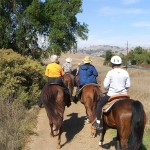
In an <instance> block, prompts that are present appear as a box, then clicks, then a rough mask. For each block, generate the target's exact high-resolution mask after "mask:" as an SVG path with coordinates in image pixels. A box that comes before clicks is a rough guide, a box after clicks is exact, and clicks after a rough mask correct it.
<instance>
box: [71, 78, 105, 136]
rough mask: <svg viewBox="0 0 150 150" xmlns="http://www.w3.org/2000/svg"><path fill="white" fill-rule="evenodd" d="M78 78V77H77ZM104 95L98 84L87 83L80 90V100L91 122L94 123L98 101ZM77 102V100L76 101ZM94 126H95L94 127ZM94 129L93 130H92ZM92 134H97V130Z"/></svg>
mask: <svg viewBox="0 0 150 150" xmlns="http://www.w3.org/2000/svg"><path fill="white" fill-rule="evenodd" d="M76 80H78V77H77V78H76ZM102 96H103V94H102V91H101V89H100V86H99V85H98V84H93V83H91V84H87V85H84V86H83V87H82V88H81V89H80V91H79V96H78V97H80V98H78V100H79V99H80V102H81V103H82V104H83V105H84V107H85V111H86V115H87V117H88V119H89V123H92V122H93V121H94V119H95V117H96V106H97V102H98V101H99V100H100V98H101V97H102ZM74 102H75V103H76V102H77V101H74ZM92 128H93V127H92ZM92 131H93V130H92ZM91 136H92V137H94V136H95V132H91Z"/></svg>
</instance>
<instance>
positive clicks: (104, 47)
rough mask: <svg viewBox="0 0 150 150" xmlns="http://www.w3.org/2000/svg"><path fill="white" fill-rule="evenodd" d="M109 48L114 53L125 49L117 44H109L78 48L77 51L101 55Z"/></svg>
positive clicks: (123, 51) (122, 51)
mask: <svg viewBox="0 0 150 150" xmlns="http://www.w3.org/2000/svg"><path fill="white" fill-rule="evenodd" d="M108 50H111V51H112V52H114V53H116V54H117V53H125V52H126V49H125V48H121V47H118V46H110V45H94V46H90V47H85V48H80V49H78V53H82V54H88V55H93V56H102V55H104V54H105V52H106V51H108Z"/></svg>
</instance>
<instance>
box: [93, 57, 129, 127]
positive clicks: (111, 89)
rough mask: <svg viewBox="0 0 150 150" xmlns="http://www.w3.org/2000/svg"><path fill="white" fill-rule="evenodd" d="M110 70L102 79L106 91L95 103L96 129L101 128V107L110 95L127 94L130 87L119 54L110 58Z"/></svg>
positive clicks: (127, 75)
mask: <svg viewBox="0 0 150 150" xmlns="http://www.w3.org/2000/svg"><path fill="white" fill-rule="evenodd" d="M111 63H112V70H110V71H109V72H108V73H107V75H106V77H105V79H104V83H103V84H104V88H105V89H106V90H107V91H108V92H107V94H106V95H105V96H104V97H102V99H101V100H99V102H98V103H97V111H96V117H97V120H96V121H95V122H94V124H93V125H94V126H95V127H96V129H100V128H101V129H102V117H101V116H102V107H103V106H104V105H105V104H106V103H107V102H108V100H109V98H110V97H111V96H114V95H117V94H127V89H128V88H129V87H130V77H129V74H128V72H127V71H126V70H124V69H121V64H122V59H121V58H120V57H119V56H113V57H112V58H111Z"/></svg>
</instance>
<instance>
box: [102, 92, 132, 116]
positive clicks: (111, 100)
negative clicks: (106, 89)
mask: <svg viewBox="0 0 150 150" xmlns="http://www.w3.org/2000/svg"><path fill="white" fill-rule="evenodd" d="M123 99H130V96H129V95H126V94H117V95H114V96H111V97H110V98H109V99H108V103H106V104H105V105H104V106H103V108H102V113H107V112H108V111H109V110H110V109H111V107H112V106H113V105H114V104H115V103H116V102H117V101H120V100H123Z"/></svg>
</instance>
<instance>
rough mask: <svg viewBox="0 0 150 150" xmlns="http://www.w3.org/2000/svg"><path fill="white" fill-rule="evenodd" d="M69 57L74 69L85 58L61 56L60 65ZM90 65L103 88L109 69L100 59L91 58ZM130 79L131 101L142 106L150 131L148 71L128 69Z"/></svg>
mask: <svg viewBox="0 0 150 150" xmlns="http://www.w3.org/2000/svg"><path fill="white" fill-rule="evenodd" d="M67 57H71V58H72V59H73V66H74V68H75V67H77V64H78V63H79V62H80V63H81V62H82V59H83V58H84V57H85V55H84V54H70V53H67V54H63V55H62V56H61V58H60V63H61V64H62V63H64V62H65V58H67ZM92 60H93V62H92V64H93V65H95V67H96V69H97V70H98V72H99V77H98V83H99V84H100V85H101V86H102V89H103V91H104V88H103V80H104V78H105V76H106V74H107V72H108V71H109V70H110V69H111V68H110V67H108V66H103V62H104V59H103V58H101V57H93V56H92ZM127 71H128V72H129V75H130V78H131V88H130V89H129V95H130V97H131V98H132V99H135V100H139V101H140V102H141V103H142V104H143V105H144V109H145V112H146V115H147V125H146V127H147V128H149V129H150V109H149V108H150V71H144V70H136V69H129V68H128V70H127Z"/></svg>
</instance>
